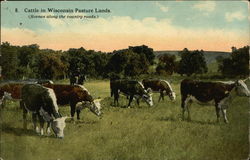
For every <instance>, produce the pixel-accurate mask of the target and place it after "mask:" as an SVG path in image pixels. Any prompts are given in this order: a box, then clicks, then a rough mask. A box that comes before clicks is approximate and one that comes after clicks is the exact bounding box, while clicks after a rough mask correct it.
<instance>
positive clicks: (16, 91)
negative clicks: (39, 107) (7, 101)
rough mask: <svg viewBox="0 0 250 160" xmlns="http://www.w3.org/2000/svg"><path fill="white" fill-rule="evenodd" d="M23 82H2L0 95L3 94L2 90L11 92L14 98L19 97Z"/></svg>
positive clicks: (18, 98)
mask: <svg viewBox="0 0 250 160" xmlns="http://www.w3.org/2000/svg"><path fill="white" fill-rule="evenodd" d="M24 84H25V83H14V82H13V83H2V84H0V97H2V96H3V95H4V92H8V93H10V94H11V97H12V98H13V99H15V100H20V99H21V88H22V87H23V86H24Z"/></svg>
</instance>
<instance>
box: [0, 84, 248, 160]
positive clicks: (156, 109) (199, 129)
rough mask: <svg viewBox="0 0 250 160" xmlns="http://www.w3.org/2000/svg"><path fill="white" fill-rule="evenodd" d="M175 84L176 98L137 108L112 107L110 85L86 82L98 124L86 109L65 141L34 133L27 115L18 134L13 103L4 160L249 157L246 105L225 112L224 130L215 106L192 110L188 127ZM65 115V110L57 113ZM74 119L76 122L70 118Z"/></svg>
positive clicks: (7, 113) (6, 112)
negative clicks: (96, 104)
mask: <svg viewBox="0 0 250 160" xmlns="http://www.w3.org/2000/svg"><path fill="white" fill-rule="evenodd" d="M179 83H180V82H179V81H178V80H177V81H175V82H174V83H173V84H172V87H173V90H174V91H175V92H176V95H177V98H176V101H175V102H171V101H170V100H169V98H167V97H165V100H164V101H161V102H159V103H158V96H159V93H154V94H153V99H154V103H155V104H154V106H153V107H149V106H147V105H146V103H144V102H141V103H140V106H138V105H137V104H136V103H135V102H133V103H132V108H124V106H125V105H127V99H126V98H125V97H124V96H121V98H120V107H113V106H112V104H113V98H111V97H110V90H109V81H98V80H95V81H88V82H86V84H85V87H86V88H87V89H88V90H89V91H90V93H91V94H92V95H93V96H94V97H96V98H97V97H101V98H103V100H102V101H101V104H102V108H103V110H102V111H103V113H104V115H103V118H102V119H99V118H98V117H96V116H95V115H94V114H93V113H91V112H90V111H89V110H88V109H85V110H83V111H82V113H81V120H79V121H77V120H75V121H74V122H72V121H70V120H67V126H66V128H65V130H64V134H65V137H64V139H62V140H61V139H56V138H55V136H54V135H51V136H39V135H37V134H36V133H35V131H34V130H33V127H32V123H31V115H30V114H29V117H28V119H29V126H28V130H23V128H22V110H21V109H19V104H18V102H8V103H7V105H6V107H5V108H4V109H2V110H1V143H0V145H1V147H0V148H1V151H0V157H2V158H3V159H4V160H242V159H246V158H247V157H248V153H249V145H248V144H249V140H248V133H249V99H247V98H243V97H237V98H236V99H235V100H234V101H233V103H232V104H231V105H230V107H229V109H228V119H229V124H224V122H223V120H222V119H221V122H220V123H216V114H215V108H214V106H200V105H198V104H193V105H192V106H191V118H192V120H191V121H190V122H188V121H182V120H181V107H180V103H181V102H180V90H179ZM60 110H61V112H62V114H63V115H68V116H69V115H70V111H69V110H70V108H69V106H64V107H60ZM75 119H76V117H75Z"/></svg>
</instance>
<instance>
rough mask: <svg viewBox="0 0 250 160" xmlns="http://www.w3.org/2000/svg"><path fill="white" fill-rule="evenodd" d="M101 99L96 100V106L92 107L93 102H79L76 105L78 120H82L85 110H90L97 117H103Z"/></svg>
mask: <svg viewBox="0 0 250 160" xmlns="http://www.w3.org/2000/svg"><path fill="white" fill-rule="evenodd" d="M100 101H101V99H95V100H94V103H95V105H92V104H91V102H89V101H83V102H78V103H77V104H76V113H77V119H80V113H81V110H82V109H84V108H89V110H90V111H91V112H92V113H94V114H95V115H97V116H101V115H102V112H101V104H100Z"/></svg>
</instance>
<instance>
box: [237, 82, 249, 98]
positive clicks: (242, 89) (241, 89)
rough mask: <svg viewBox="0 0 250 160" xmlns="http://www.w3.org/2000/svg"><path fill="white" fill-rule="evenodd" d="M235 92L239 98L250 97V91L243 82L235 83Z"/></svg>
mask: <svg viewBox="0 0 250 160" xmlns="http://www.w3.org/2000/svg"><path fill="white" fill-rule="evenodd" d="M235 90H236V93H237V95H238V96H247V97H249V96H250V91H249V90H248V88H247V85H246V84H245V83H244V81H242V80H237V81H236V82H235Z"/></svg>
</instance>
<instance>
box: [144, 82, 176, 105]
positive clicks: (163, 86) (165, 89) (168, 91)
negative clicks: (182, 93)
mask: <svg viewBox="0 0 250 160" xmlns="http://www.w3.org/2000/svg"><path fill="white" fill-rule="evenodd" d="M142 84H143V85H144V87H145V88H146V89H148V88H150V89H152V90H153V91H155V92H160V97H159V100H158V101H159V102H160V100H161V99H162V100H164V95H167V96H169V98H170V99H171V100H172V101H173V100H175V98H176V95H175V92H174V91H173V89H172V87H171V85H170V84H169V82H168V81H166V80H161V79H144V80H142Z"/></svg>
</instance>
